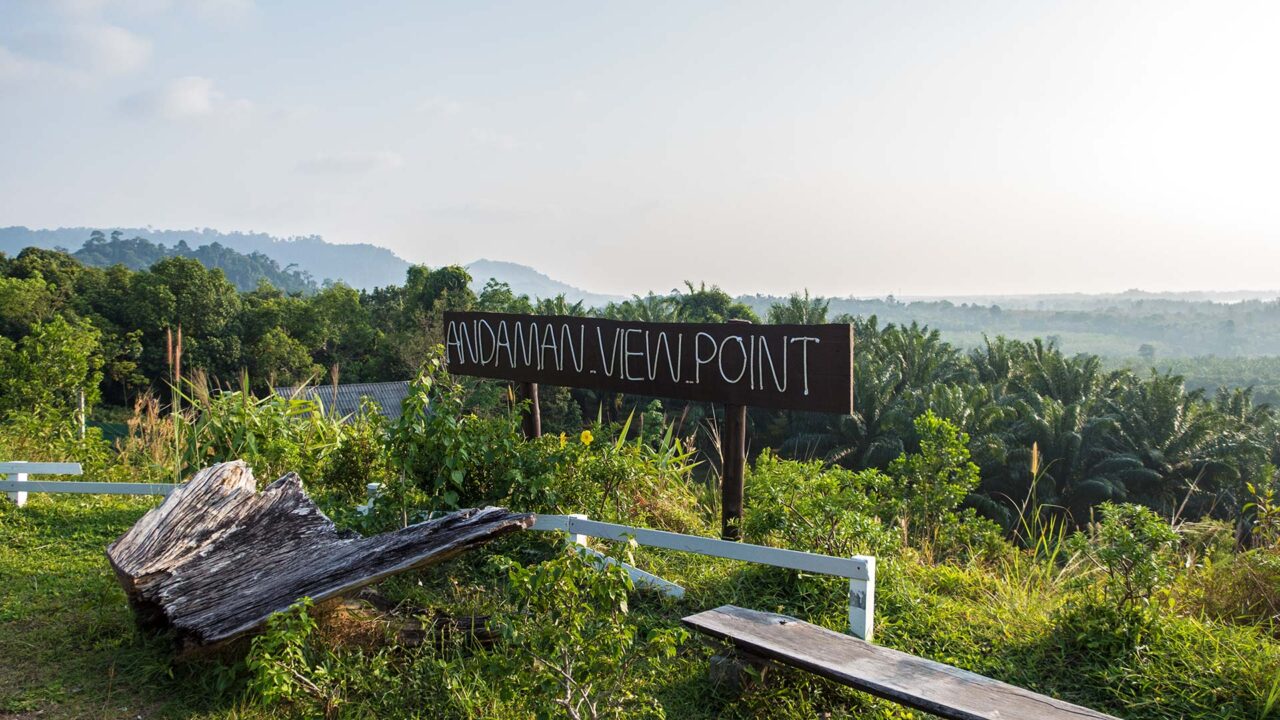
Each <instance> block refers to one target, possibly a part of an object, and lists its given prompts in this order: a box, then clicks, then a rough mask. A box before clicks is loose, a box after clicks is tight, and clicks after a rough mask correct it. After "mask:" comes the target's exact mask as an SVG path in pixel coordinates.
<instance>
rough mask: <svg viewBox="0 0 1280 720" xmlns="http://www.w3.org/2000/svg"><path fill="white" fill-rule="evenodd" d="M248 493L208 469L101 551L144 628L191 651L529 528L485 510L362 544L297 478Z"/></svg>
mask: <svg viewBox="0 0 1280 720" xmlns="http://www.w3.org/2000/svg"><path fill="white" fill-rule="evenodd" d="M256 487H257V486H256V483H255V481H254V478H253V474H252V473H251V472H250V471H249V468H248V467H247V466H246V465H245V464H244V463H243V462H240V461H236V462H229V463H222V464H219V465H214V466H212V467H209V468H205V469H204V470H201V471H200V472H198V473H196V474H195V476H193V477H192V478H191V480H190V481H189V482H188V483H187V484H186V485H185V486H184V487H182V488H180V489H179V490H177V491H175V492H174V493H173V494H172V495H170V496H169V498H168V499H167V500H165V502H164V504H163V505H161V506H160V507H158V508H156V509H154V510H152V511H150V512H148V513H147V514H146V515H144V516H143V517H142V519H141V520H139V521H138V522H137V523H136V524H135V525H134V526H133V527H132V528H130V530H129V531H128V532H126V533H125V534H124V535H122V536H121V537H120V539H118V540H116V541H115V542H114V543H112V544H111V545H110V546H109V547H108V548H107V557H108V558H109V559H110V561H111V566H112V567H113V568H114V569H115V571H116V576H117V577H118V578H119V580H120V584H121V585H122V586H123V587H124V589H125V592H126V593H127V595H128V597H129V603H130V604H131V605H132V607H133V609H134V611H135V613H136V615H137V618H138V621H139V623H140V624H141V625H143V626H144V627H147V628H153V629H161V630H166V629H172V630H174V631H175V632H176V633H177V635H178V637H179V639H180V640H181V641H182V642H183V643H184V645H185V646H186V647H188V648H192V647H203V646H210V645H215V644H219V643H222V642H224V641H226V640H230V639H232V638H235V637H237V636H239V635H242V634H244V633H247V632H249V631H252V630H254V629H255V628H257V627H259V626H260V625H262V624H263V623H264V622H265V621H266V620H267V618H268V617H270V616H271V614H272V613H274V612H278V611H280V610H284V609H286V608H288V607H289V606H290V605H292V604H293V603H294V602H296V601H297V600H298V599H299V598H302V597H310V598H312V599H313V600H316V601H321V600H325V599H327V598H332V597H336V596H340V595H345V594H347V593H350V592H351V591H353V590H356V589H357V588H360V587H361V586H364V585H367V584H369V583H372V582H375V581H377V580H381V579H382V578H385V577H387V576H389V575H394V574H396V573H399V572H404V571H406V570H411V569H413V568H419V567H423V566H426V565H431V564H433V563H438V562H441V561H443V560H447V559H449V558H451V557H454V556H456V555H458V554H459V553H462V552H465V551H467V550H470V549H472V548H474V547H476V546H478V545H480V544H482V543H484V542H486V541H488V540H491V539H493V538H496V537H498V536H500V535H505V534H507V533H510V532H514V531H517V530H521V529H523V528H526V527H529V525H531V524H532V523H533V516H532V515H528V514H522V515H518V514H513V513H509V512H507V511H506V510H505V509H503V508H494V507H487V508H483V509H471V510H459V511H458V512H455V513H452V514H450V515H447V516H445V517H442V518H439V519H437V520H432V521H429V522H424V523H418V524H416V525H410V526H409V527H406V528H403V529H401V530H396V531H394V532H389V533H385V534H382V535H375V536H373V537H361V536H360V535H358V534H356V533H350V532H342V533H340V532H338V530H337V529H336V528H335V527H334V525H333V522H332V521H330V520H329V518H327V517H325V515H324V513H322V512H321V511H320V509H319V508H318V507H316V504H315V503H314V502H312V501H311V499H310V498H309V497H307V495H306V493H305V492H304V491H303V489H302V481H301V480H300V479H299V478H298V476H297V475H295V474H293V473H290V474H288V475H285V476H284V477H282V478H280V479H279V480H276V481H275V482H273V483H271V484H270V485H269V486H267V488H266V489H265V490H264V491H263V492H261V493H259V492H257V491H256Z"/></svg>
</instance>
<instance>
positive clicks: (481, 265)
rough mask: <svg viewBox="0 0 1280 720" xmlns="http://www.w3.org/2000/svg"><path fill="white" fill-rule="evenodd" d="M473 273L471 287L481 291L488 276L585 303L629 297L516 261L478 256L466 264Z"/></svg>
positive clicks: (520, 289) (525, 290)
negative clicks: (577, 284)
mask: <svg viewBox="0 0 1280 720" xmlns="http://www.w3.org/2000/svg"><path fill="white" fill-rule="evenodd" d="M467 272H469V273H471V289H472V290H474V291H475V292H480V291H482V290H483V289H484V286H485V284H486V283H488V282H489V280H491V279H492V280H497V281H498V282H504V283H506V284H508V285H510V286H511V289H512V291H514V292H516V293H517V294H520V295H528V296H529V297H531V298H547V299H549V298H554V297H557V296H560V295H563V296H564V298H565V300H568V301H569V302H571V303H576V302H580V303H582V304H583V305H585V306H586V307H594V308H602V307H604V306H605V305H608V304H609V303H611V302H620V301H622V300H626V298H625V297H621V296H618V295H601V294H599V293H593V292H589V291H587V290H583V289H581V288H577V287H574V286H573V285H570V284H568V283H564V282H560V281H559V280H556V279H554V278H552V277H549V276H547V275H546V274H544V273H540V272H538V271H537V270H535V269H533V268H531V267H529V266H528V265H520V264H518V263H513V262H503V261H500V260H483V259H481V260H476V261H475V262H473V263H471V264H469V265H467Z"/></svg>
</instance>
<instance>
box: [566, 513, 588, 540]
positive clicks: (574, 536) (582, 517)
mask: <svg viewBox="0 0 1280 720" xmlns="http://www.w3.org/2000/svg"><path fill="white" fill-rule="evenodd" d="M565 517H571V518H578V519H579V520H587V519H588V518H587V516H586V515H583V514H582V513H569V514H568V515H565ZM569 542H571V543H573V544H574V545H581V546H582V547H586V546H587V536H586V535H579V534H578V533H575V532H570V533H569Z"/></svg>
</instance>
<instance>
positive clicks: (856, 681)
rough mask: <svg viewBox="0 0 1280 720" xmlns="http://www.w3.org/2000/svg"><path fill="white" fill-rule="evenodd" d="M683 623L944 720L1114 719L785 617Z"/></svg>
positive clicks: (723, 616)
mask: <svg viewBox="0 0 1280 720" xmlns="http://www.w3.org/2000/svg"><path fill="white" fill-rule="evenodd" d="M684 624H685V625H688V626H689V627H690V628H692V629H694V630H697V631H699V632H702V633H706V634H708V635H711V636H713V637H716V638H719V639H721V640H726V641H728V642H730V643H732V644H733V645H735V646H737V647H738V648H741V649H743V650H745V651H747V652H750V653H752V654H754V655H758V656H760V657H764V658H768V659H770V660H776V661H777V662H780V663H783V664H786V665H791V666H792V667H797V668H800V669H802V670H807V671H809V672H811V673H814V674H816V675H820V676H822V677H825V678H828V679H831V680H834V681H836V682H839V683H842V684H844V685H848V686H850V687H853V688H857V689H858V690H863V691H866V692H869V693H871V694H873V695H878V696H880V697H882V698H885V699H888V700H892V701H894V702H896V703H899V704H901V705H906V706H908V707H912V708H916V709H918V710H924V711H925V712H929V713H933V714H934V715H938V716H941V717H944V718H955V719H956V720H1018V719H1022V718H1025V719H1026V720H1059V719H1068V718H1069V719H1070V720H1082V719H1095V720H1097V719H1108V720H1115V718H1114V717H1113V716H1111V715H1105V714H1103V713H1100V712H1096V711H1094V710H1090V709H1088V708H1085V707H1081V706H1079V705H1072V704H1071V703H1068V702H1063V701H1061V700H1055V699H1053V698H1051V697H1047V696H1045V695H1039V694H1037V693H1033V692H1031V691H1030V690H1025V689H1023V688H1020V687H1016V686H1014V685H1009V684H1007V683H1002V682H999V681H997V680H992V679H991V678H987V677H983V676H982V675H978V674H976V673H971V672H968V671H967V670H961V669H959V668H955V667H951V666H950V665H943V664H942V663H939V662H934V661H932V660H926V659H925V658H921V657H916V656H915V655H909V654H907V653H904V652H900V651H898V650H893V649H891V648H886V647H880V646H878V645H872V644H870V643H867V642H864V641H862V640H859V639H858V638H855V637H852V636H850V635H843V634H841V633H837V632H834V631H832V630H828V629H826V628H823V627H818V626H817V625H812V624H810V623H807V622H803V621H801V620H797V619H795V618H792V617H787V616H786V615H775V614H773V613H765V612H758V611H755V610H747V609H744V608H740V607H736V606H734V605H724V606H721V607H718V608H716V609H714V610H707V611H705V612H701V613H698V614H696V615H690V616H689V617H686V618H684Z"/></svg>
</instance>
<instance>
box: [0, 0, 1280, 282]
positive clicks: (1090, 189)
mask: <svg viewBox="0 0 1280 720" xmlns="http://www.w3.org/2000/svg"><path fill="white" fill-rule="evenodd" d="M1277 38H1280V3H1276V2H1256V3H1245V2H1175V1H1171V0H1158V1H1155V2H1129V1H1127V0H1126V1H1125V2H1114V1H1112V2H1096V3H1093V2H1073V3H1048V2H1038V1H1027V0H1018V1H1016V2H1000V3H996V2H968V1H966V2H954V1H951V0H948V1H945V2H903V1H892V2H849V1H846V2H836V3H818V2H804V3H791V2H785V3H784V2H772V3H748V2H730V3H724V4H713V3H709V2H706V3H704V2H679V3H657V2H631V3H621V2H607V3H602V2H582V3H571V2H539V3H530V2H521V3H512V4H487V3H479V2H460V3H450V4H426V3H421V2H403V3H393V2H370V3H352V2H332V3H329V2H324V3H321V2H314V1H307V2H266V1H265V0H264V1H263V2H259V3H257V4H255V3H254V2H252V0H189V1H184V0H129V1H110V0H98V1H94V0H80V1H78V2H62V3H58V2H50V1H46V0H30V1H24V0H0V225H9V224H16V225H28V226H31V227H57V226H69V225H91V226H134V225H152V226H155V227H167V228H191V227H213V228H217V229H221V230H259V231H266V232H270V233H273V234H277V235H300V234H312V233H316V234H320V235H323V236H324V237H325V238H327V239H329V240H331V241H337V242H371V243H375V244H378V245H383V246H386V247H389V248H391V249H393V250H395V251H396V252H397V253H398V254H400V255H401V256H403V257H405V258H406V259H408V260H411V261H415V262H423V263H426V264H429V265H433V266H435V265H441V264H446V263H453V262H467V261H470V260H474V259H476V258H480V257H487V258H493V259H502V260H512V261H516V262H521V263H526V264H530V265H534V266H536V267H538V268H539V269H541V270H543V271H544V272H547V273H548V274H551V275H552V276H554V277H557V278H560V279H563V280H566V281H568V282H571V283H573V284H575V285H578V286H582V287H585V288H589V289H592V290H596V291H600V292H616V293H631V292H640V291H643V290H645V289H655V290H659V291H665V290H669V289H670V288H672V287H675V286H677V285H679V284H680V283H681V281H682V280H685V279H693V280H707V281H710V282H716V283H719V284H720V285H722V286H723V287H725V288H726V289H728V290H730V291H732V292H756V291H760V292H785V291H790V290H795V289H799V288H801V287H805V286H807V287H809V288H811V289H813V290H814V291H816V292H819V293H824V294H836V295H848V294H857V295H867V294H883V293H888V292H896V293H899V294H916V295H921V294H924V295H936V294H953V293H996V292H1026V291H1035V292H1054V291H1073V290H1080V291H1110V290H1123V289H1126V288H1131V287H1140V288H1143V289H1149V290H1164V289H1171V290H1181V289H1234V288H1276V287H1280V276H1278V273H1277V271H1278V270H1280V90H1277V88H1278V87H1280V84H1278V82H1280V40H1277Z"/></svg>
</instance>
